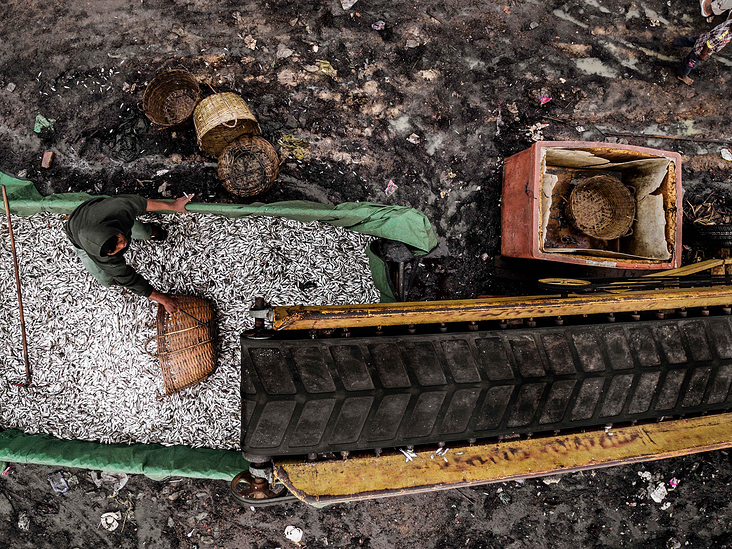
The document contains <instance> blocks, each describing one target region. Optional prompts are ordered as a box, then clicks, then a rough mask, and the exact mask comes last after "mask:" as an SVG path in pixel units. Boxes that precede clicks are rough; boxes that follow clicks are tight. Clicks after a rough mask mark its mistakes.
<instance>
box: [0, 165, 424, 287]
mask: <svg viewBox="0 0 732 549" xmlns="http://www.w3.org/2000/svg"><path fill="white" fill-rule="evenodd" d="M0 183H1V184H2V185H5V187H6V188H7V192H8V199H9V202H10V211H11V212H12V213H14V214H18V215H33V214H36V213H39V212H53V213H61V214H68V213H71V212H72V211H74V208H76V207H77V206H78V205H79V204H81V203H82V202H84V201H85V200H88V199H89V198H91V197H92V196H91V195H89V194H86V193H61V194H52V195H49V196H42V195H41V194H40V193H39V192H38V190H37V189H36V187H35V185H34V184H33V182H32V181H29V180H23V179H16V178H14V177H11V176H9V175H7V174H4V173H2V172H0ZM187 209H188V211H191V212H196V213H203V214H217V215H223V216H226V217H244V216H247V215H266V216H274V217H286V218H288V219H294V220H295V221H302V222H308V221H322V222H323V223H328V224H329V225H334V226H336V227H344V228H346V229H349V230H351V231H356V232H358V233H363V234H368V235H371V236H376V237H379V238H388V239H390V240H396V241H399V242H403V243H404V244H406V245H408V246H410V248H411V249H412V250H413V252H414V253H415V255H424V254H426V253H429V252H430V251H431V250H432V249H433V248H434V247H435V246H437V237H436V236H435V232H434V230H433V229H432V225H431V224H430V222H429V220H428V219H427V216H425V215H424V214H423V213H421V212H419V211H417V210H415V209H413V208H407V207H404V206H385V205H383V204H373V203H371V202H345V203H343V204H338V205H337V206H331V205H328V204H319V203H317V202H307V201H305V200H290V201H286V202H274V203H272V204H263V203H261V202H254V203H253V204H196V203H190V204H189V205H188V207H187ZM367 254H368V256H369V266H370V268H371V273H372V275H373V277H374V284H375V286H376V287H377V288H378V290H379V292H380V293H381V301H382V302H391V301H394V294H393V293H392V291H391V289H390V288H389V284H388V282H387V280H386V270H385V268H384V262H383V261H381V260H380V259H379V258H378V257H376V255H375V254H374V253H373V252H371V251H370V250H367Z"/></svg>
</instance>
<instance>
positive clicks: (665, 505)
mask: <svg viewBox="0 0 732 549" xmlns="http://www.w3.org/2000/svg"><path fill="white" fill-rule="evenodd" d="M670 507H671V502H670V501H667V502H666V503H664V504H663V505H661V511H665V510H666V509H669V508H670Z"/></svg>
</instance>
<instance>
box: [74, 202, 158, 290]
mask: <svg viewBox="0 0 732 549" xmlns="http://www.w3.org/2000/svg"><path fill="white" fill-rule="evenodd" d="M146 209H147V199H145V198H143V197H141V196H136V195H132V194H121V195H119V196H113V197H111V198H93V199H91V200H87V201H86V202H84V203H83V204H81V205H80V206H79V207H78V208H76V209H75V210H74V211H73V212H72V214H71V216H70V217H69V220H68V221H67V222H66V225H65V227H64V228H65V230H66V234H67V236H68V237H69V240H71V243H72V244H73V245H74V246H76V247H77V248H80V249H82V250H84V251H85V252H86V253H87V254H88V255H89V257H90V258H91V260H92V261H94V263H96V264H97V265H98V266H99V268H100V269H102V270H103V271H104V272H105V273H107V274H109V275H110V276H111V277H112V278H113V279H114V281H115V282H116V283H117V284H119V285H120V286H124V287H125V288H127V289H128V290H130V291H131V292H132V293H134V294H137V295H141V296H144V297H149V296H150V294H151V293H152V292H153V287H152V286H151V285H150V283H149V282H148V281H147V280H145V278H143V277H142V275H140V274H138V273H137V271H135V269H133V268H132V267H130V266H129V265H127V263H126V262H125V260H124V252H125V251H122V252H120V253H117V254H115V255H109V256H107V255H101V250H102V246H103V245H104V243H105V242H106V241H107V240H109V239H110V238H111V237H113V236H115V235H117V234H120V233H121V234H123V235H125V236H126V237H127V239H128V240H129V239H131V237H132V225H133V224H134V223H135V218H136V217H137V216H138V215H142V214H143V213H145V211H146Z"/></svg>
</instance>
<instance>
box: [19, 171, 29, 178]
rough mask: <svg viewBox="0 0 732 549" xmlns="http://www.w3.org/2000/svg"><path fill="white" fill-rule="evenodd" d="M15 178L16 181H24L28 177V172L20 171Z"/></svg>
mask: <svg viewBox="0 0 732 549" xmlns="http://www.w3.org/2000/svg"><path fill="white" fill-rule="evenodd" d="M17 177H18V179H25V178H26V177H28V170H20V171H19V172H18V176H17Z"/></svg>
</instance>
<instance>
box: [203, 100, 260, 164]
mask: <svg viewBox="0 0 732 549" xmlns="http://www.w3.org/2000/svg"><path fill="white" fill-rule="evenodd" d="M193 123H194V124H195V126H196V136H197V137H198V145H199V146H200V147H201V149H202V150H203V151H204V152H207V153H208V154H210V155H212V156H215V157H218V156H219V155H220V154H221V152H222V151H223V150H224V149H225V148H226V147H227V146H228V145H229V144H230V143H233V142H234V141H236V139H237V138H238V137H239V136H241V135H244V134H255V135H259V134H260V133H262V132H261V130H260V128H259V123H258V122H257V119H256V118H255V116H254V113H253V112H252V111H251V109H250V108H249V105H247V103H246V101H244V100H243V99H242V98H241V97H239V96H238V95H237V94H235V93H217V94H215V95H210V96H208V97H206V98H205V99H202V100H201V102H200V103H199V104H198V106H197V107H196V110H195V111H193Z"/></svg>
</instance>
